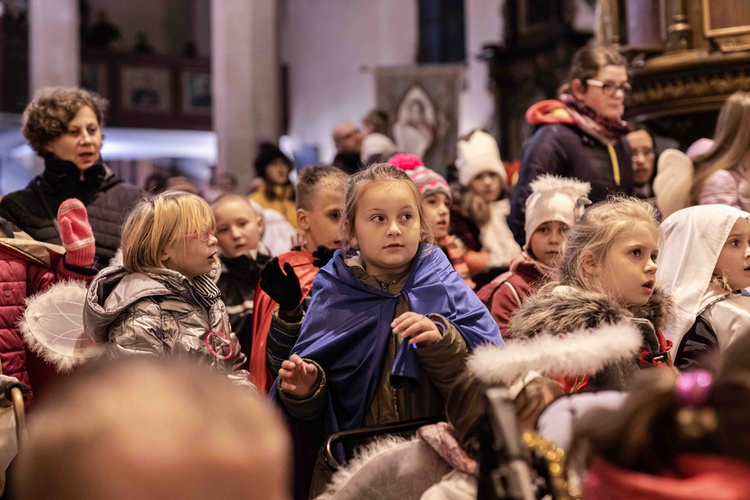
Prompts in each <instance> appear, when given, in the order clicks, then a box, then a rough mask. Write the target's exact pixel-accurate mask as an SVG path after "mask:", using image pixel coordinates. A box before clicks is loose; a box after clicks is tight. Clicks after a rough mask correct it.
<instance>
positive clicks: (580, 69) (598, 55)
mask: <svg viewBox="0 0 750 500" xmlns="http://www.w3.org/2000/svg"><path fill="white" fill-rule="evenodd" d="M627 64H628V62H627V60H626V59H625V58H624V57H623V56H622V54H620V53H619V52H618V51H617V49H616V48H614V47H604V46H601V45H589V46H586V47H581V48H580V49H578V51H577V52H576V53H575V55H574V56H573V61H571V63H570V69H569V70H568V78H567V80H565V83H563V84H562V86H561V87H560V91H559V93H560V94H563V93H569V92H570V88H571V84H572V82H573V80H580V81H581V84H582V85H583V88H584V90H585V89H586V87H587V86H588V84H587V83H586V80H588V79H590V78H594V77H596V75H597V74H598V73H599V70H601V69H602V68H603V67H604V66H625V67H627Z"/></svg>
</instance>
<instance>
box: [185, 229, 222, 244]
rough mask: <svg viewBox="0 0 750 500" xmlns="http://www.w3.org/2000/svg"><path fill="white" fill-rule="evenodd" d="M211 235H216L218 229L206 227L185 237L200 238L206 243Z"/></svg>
mask: <svg viewBox="0 0 750 500" xmlns="http://www.w3.org/2000/svg"><path fill="white" fill-rule="evenodd" d="M211 236H216V229H213V228H211V229H204V230H203V231H201V232H200V233H192V234H186V235H185V238H198V239H199V240H201V241H202V242H203V243H206V242H207V241H208V240H209V238H211Z"/></svg>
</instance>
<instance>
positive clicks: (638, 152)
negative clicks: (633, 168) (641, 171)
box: [633, 148, 654, 160]
mask: <svg viewBox="0 0 750 500" xmlns="http://www.w3.org/2000/svg"><path fill="white" fill-rule="evenodd" d="M639 156H643V157H644V158H650V157H652V156H654V150H653V149H652V148H634V149H633V160H637V159H638V157H639Z"/></svg>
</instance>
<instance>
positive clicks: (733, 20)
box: [702, 0, 750, 52]
mask: <svg viewBox="0 0 750 500" xmlns="http://www.w3.org/2000/svg"><path fill="white" fill-rule="evenodd" d="M702 6H703V32H704V34H705V35H706V37H707V38H711V39H712V40H713V41H714V42H716V43H717V44H718V45H719V48H720V49H721V50H722V51H723V52H737V51H741V50H748V49H750V3H748V2H747V0H725V1H723V2H709V0H703V4H702Z"/></svg>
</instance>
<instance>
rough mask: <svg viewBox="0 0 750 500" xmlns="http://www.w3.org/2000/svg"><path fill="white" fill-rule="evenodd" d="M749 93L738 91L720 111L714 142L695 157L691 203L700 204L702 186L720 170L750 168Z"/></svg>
mask: <svg viewBox="0 0 750 500" xmlns="http://www.w3.org/2000/svg"><path fill="white" fill-rule="evenodd" d="M748 137H750V93H748V92H735V93H734V94H732V95H730V96H729V98H728V99H727V100H726V102H725V103H724V105H723V106H722V107H721V110H720V111H719V117H718V118H717V120H716V130H715V131H714V143H713V145H712V146H711V149H709V150H708V151H707V152H706V153H704V154H702V155H700V156H698V157H697V158H695V160H694V163H695V177H694V179H693V185H692V186H691V187H690V201H691V203H692V204H693V205H697V204H698V200H699V198H700V194H701V191H702V190H703V184H704V183H705V182H706V179H708V178H709V177H710V176H711V175H713V174H714V173H715V172H718V171H719V170H726V169H728V168H731V167H733V166H736V165H744V166H745V167H746V168H750V164H748V163H747V162H748V159H749V157H750V144H749V143H748V140H747V138H748Z"/></svg>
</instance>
